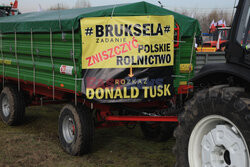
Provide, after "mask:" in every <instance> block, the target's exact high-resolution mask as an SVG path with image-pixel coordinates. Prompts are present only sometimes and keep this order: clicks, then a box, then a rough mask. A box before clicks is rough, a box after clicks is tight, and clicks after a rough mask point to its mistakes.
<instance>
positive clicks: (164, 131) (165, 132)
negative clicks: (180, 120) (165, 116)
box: [140, 122, 178, 142]
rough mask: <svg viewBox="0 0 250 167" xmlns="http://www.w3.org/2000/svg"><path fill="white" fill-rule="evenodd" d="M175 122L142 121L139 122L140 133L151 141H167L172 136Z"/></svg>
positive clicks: (175, 125)
mask: <svg viewBox="0 0 250 167" xmlns="http://www.w3.org/2000/svg"><path fill="white" fill-rule="evenodd" d="M177 125H178V124H177V123H172V122H167V123H159V122H142V123H141V124H140V126H141V130H142V133H143V135H144V137H145V138H146V139H149V140H153V141H159V142H161V141H167V140H169V139H170V138H172V137H173V132H174V129H175V128H176V127H177Z"/></svg>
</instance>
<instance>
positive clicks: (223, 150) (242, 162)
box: [174, 85, 250, 167]
mask: <svg viewBox="0 0 250 167" xmlns="http://www.w3.org/2000/svg"><path fill="white" fill-rule="evenodd" d="M249 104H250V99H249V95H247V94H246V93H244V89H243V88H237V87H228V86H223V85H222V86H216V87H212V88H210V89H206V90H202V91H200V92H198V93H196V95H195V96H194V97H193V98H192V99H191V100H190V101H188V102H187V103H186V106H185V111H184V113H183V114H182V115H181V116H180V117H179V126H178V128H177V129H176V130H175V132H174V136H175V137H176V145H175V147H174V153H175V154H176V166H177V167H189V166H190V167H201V166H207V167H213V166H216V167H226V166H234V167H249V166H250V156H249V150H250V131H249V127H250V111H249Z"/></svg>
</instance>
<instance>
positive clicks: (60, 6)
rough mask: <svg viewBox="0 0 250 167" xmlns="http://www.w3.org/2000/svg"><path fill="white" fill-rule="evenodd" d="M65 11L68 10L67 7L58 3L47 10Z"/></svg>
mask: <svg viewBox="0 0 250 167" xmlns="http://www.w3.org/2000/svg"><path fill="white" fill-rule="evenodd" d="M65 9H69V8H68V7H66V6H64V5H63V4H62V3H61V4H60V3H58V4H56V5H54V6H52V7H50V8H49V10H65Z"/></svg>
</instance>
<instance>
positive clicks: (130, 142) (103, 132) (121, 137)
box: [0, 105, 175, 167]
mask: <svg viewBox="0 0 250 167" xmlns="http://www.w3.org/2000/svg"><path fill="white" fill-rule="evenodd" d="M60 108H61V106H59V105H53V106H52V105H51V106H44V107H29V108H27V109H26V121H25V123H24V124H23V125H21V126H17V127H8V126H6V125H5V124H3V123H2V122H1V121H0V166H11V167H12V166H22V167H25V166H27V167H28V166H60V167H61V166H65V167H69V166H73V167H74V166H77V167H78V166H83V167H105V166H107V167H125V166H128V167H140V166H142V167H154V166H155V167H173V166H174V162H175V158H174V156H173V154H172V147H173V145H174V142H175V141H174V139H171V140H170V141H168V142H153V141H148V140H145V139H144V138H143V136H142V133H141V131H140V128H138V127H137V128H135V129H133V130H129V129H127V128H125V127H118V128H109V129H97V130H96V131H95V140H94V148H93V152H92V153H91V154H88V155H84V156H81V157H72V156H70V155H68V154H66V153H65V152H63V151H62V149H61V148H60V144H59V140H58V134H57V120H58V115H59V111H60Z"/></svg>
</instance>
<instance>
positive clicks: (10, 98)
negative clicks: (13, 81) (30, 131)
mask: <svg viewBox="0 0 250 167" xmlns="http://www.w3.org/2000/svg"><path fill="white" fill-rule="evenodd" d="M0 116H1V118H2V120H3V122H4V123H6V124H8V125H10V126H13V125H18V124H21V123H22V122H23V120H24V116H25V102H24V98H23V96H22V93H21V92H18V91H17V90H16V89H15V88H12V87H8V86H7V87H4V89H3V90H2V92H1V95H0Z"/></svg>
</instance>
